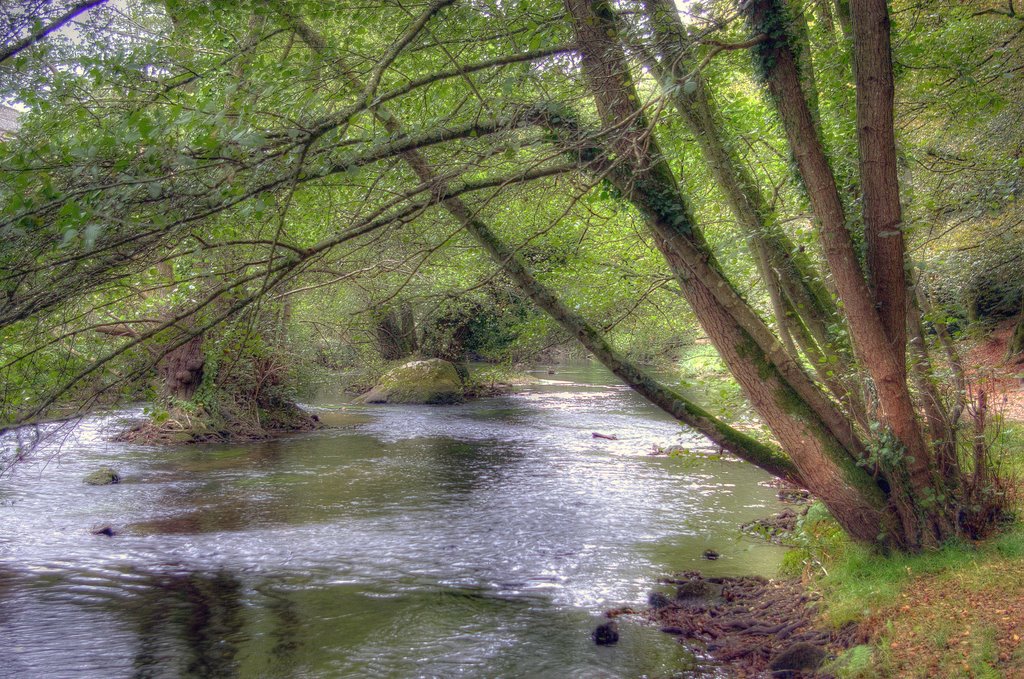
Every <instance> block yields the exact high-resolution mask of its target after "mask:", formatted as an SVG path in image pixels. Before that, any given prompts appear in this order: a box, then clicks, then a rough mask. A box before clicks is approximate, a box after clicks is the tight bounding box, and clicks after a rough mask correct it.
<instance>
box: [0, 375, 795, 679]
mask: <svg viewBox="0 0 1024 679" xmlns="http://www.w3.org/2000/svg"><path fill="white" fill-rule="evenodd" d="M538 377H541V378H543V379H541V380H540V381H539V382H538V383H537V384H536V385H533V386H531V387H529V388H528V389H527V390H526V391H524V392H522V393H519V394H515V395H512V396H506V397H499V398H489V399H481V400H478V401H475V402H472V403H467V404H464V405H459V406H440V407H431V406H376V407H371V406H362V407H355V406H346V407H344V408H343V409H342V411H341V412H334V411H335V409H334V408H332V407H331V406H333V405H342V399H341V398H340V397H339V396H338V395H337V394H332V393H330V391H329V390H328V391H326V392H324V393H321V394H319V395H318V397H317V398H316V399H314V400H313V403H314V407H317V408H320V409H322V412H323V416H324V419H325V420H327V421H330V422H333V423H334V424H336V425H339V427H338V428H334V429H325V430H320V431H316V432H310V433H305V434H300V435H293V436H287V437H284V438H280V439H277V440H273V441H266V442H259V443H246V444H232V445H219V444H217V445H204V446H182V447H178V448H152V447H143V446H134V445H128V444H115V443H110V442H108V441H107V440H106V438H107V436H108V435H109V432H110V431H111V429H112V428H114V427H116V426H119V425H122V424H123V421H124V419H125V418H130V417H132V416H135V417H137V416H138V415H139V412H140V411H138V410H134V411H123V412H119V413H113V414H108V415H104V416H93V417H89V418H87V419H85V420H84V421H83V422H81V423H80V424H79V425H78V426H77V427H76V428H75V430H74V431H73V432H72V433H71V434H70V435H68V436H66V437H64V438H62V440H61V444H62V445H60V446H59V449H58V448H57V447H56V444H53V443H51V444H50V445H49V447H44V448H42V449H41V450H40V451H38V452H37V453H36V457H35V458H34V462H32V463H26V464H24V465H23V466H21V467H19V468H17V470H16V472H15V473H14V475H13V477H5V478H4V479H3V480H2V481H0V676H2V677H48V678H50V677H102V678H113V677H179V676H194V677H221V676H223V677H234V676H237V677H396V678H397V677H401V678H405V677H480V678H483V677H501V678H505V677H510V678H513V677H551V678H553V679H558V678H563V677H567V678H568V677H581V678H583V677H586V678H591V677H598V678H600V677H643V676H646V677H652V678H662V677H672V676H678V675H679V673H680V672H683V671H685V670H687V668H692V667H694V663H695V662H696V661H695V660H694V658H693V657H692V656H691V655H690V654H689V653H688V652H687V651H686V650H685V648H684V647H682V646H681V645H679V644H677V643H676V642H675V640H674V639H673V638H672V637H669V636H668V635H664V634H662V633H660V632H658V631H657V630H654V629H650V628H646V627H643V626H640V625H637V624H635V623H630V622H629V621H627V620H623V621H620V631H621V641H620V642H619V643H618V644H617V645H615V646H609V647H598V646H595V645H594V643H593V641H592V640H591V637H590V633H591V630H592V629H593V628H594V626H595V625H597V624H598V623H599V622H600V621H601V620H600V617H599V616H600V613H601V611H602V610H605V609H607V608H610V607H616V606H624V605H641V604H643V602H644V601H645V600H646V597H647V593H648V592H649V591H651V590H652V589H653V588H655V587H656V581H657V579H658V578H659V577H663V576H665V575H668V574H671V573H673V572H676V571H680V570H689V569H700V570H702V571H703V572H705V573H712V574H721V575H730V574H763V575H772V574H773V573H774V572H775V570H776V568H777V567H778V564H779V561H780V559H781V557H782V550H781V549H780V548H778V547H774V546H772V545H768V544H764V543H761V542H759V541H756V540H752V539H749V538H745V537H743V536H741V535H740V534H739V532H738V530H737V526H738V525H739V524H740V523H742V522H744V521H748V520H750V519H753V518H756V517H760V516H765V515H768V514H770V513H774V512H776V511H778V510H779V508H780V505H779V503H778V501H777V500H776V499H775V491H774V490H773V489H771V488H769V487H766V486H765V485H764V484H763V482H765V481H766V480H767V478H768V477H767V475H765V474H764V473H763V472H761V471H760V470H758V469H756V468H754V467H752V466H751V465H748V464H744V463H741V462H738V461H735V460H729V459H722V458H718V457H714V456H706V455H695V456H684V457H664V456H660V457H659V456H653V455H650V452H651V450H652V446H653V445H660V446H669V445H684V446H687V447H690V448H694V449H702V450H706V445H705V444H704V443H702V442H701V439H699V438H698V437H695V436H693V435H692V434H689V433H687V432H686V431H685V430H684V429H682V428H680V426H679V425H678V424H676V423H675V422H674V421H673V420H672V419H671V418H669V417H668V416H666V415H664V414H662V413H661V412H660V411H658V410H655V409H654V408H652V407H651V406H649V405H648V404H647V403H646V402H645V401H643V399H641V398H640V397H639V396H637V395H636V394H634V393H633V392H632V391H630V390H629V389H627V388H625V387H623V386H622V385H621V384H619V383H617V382H616V381H615V379H614V378H613V377H612V376H610V375H609V374H607V373H605V372H604V371H603V369H600V368H599V367H596V366H593V365H589V364H581V365H573V366H568V367H564V368H562V369H560V370H559V371H558V373H557V374H555V375H547V374H539V375H538ZM335 402H336V403H335ZM595 431H597V432H602V433H607V434H614V435H615V436H617V437H618V438H617V440H605V439H596V438H593V437H592V436H591V433H592V432H595ZM101 465H110V466H113V467H115V468H116V469H117V470H118V471H119V472H120V473H121V475H122V479H123V482H122V483H120V484H118V485H115V486H97V487H93V486H86V485H84V484H83V483H82V477H83V476H84V475H85V474H87V473H88V472H89V471H92V470H94V469H96V468H97V467H98V466H101ZM104 526H110V527H112V528H113V530H114V531H115V532H116V535H114V536H113V537H108V536H105V535H97V534H94V533H93V531H95V530H97V529H99V528H102V527H104ZM706 549H714V550H715V551H717V552H719V553H721V555H722V556H721V558H720V559H718V560H716V561H708V560H704V559H702V558H701V554H702V553H703V552H704V551H705V550H706ZM688 676H689V675H688Z"/></svg>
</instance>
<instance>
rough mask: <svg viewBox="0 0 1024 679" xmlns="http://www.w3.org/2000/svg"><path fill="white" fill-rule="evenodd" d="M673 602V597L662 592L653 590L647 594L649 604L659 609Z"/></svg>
mask: <svg viewBox="0 0 1024 679" xmlns="http://www.w3.org/2000/svg"><path fill="white" fill-rule="evenodd" d="M671 604H672V601H671V599H669V598H668V597H667V596H665V595H664V594H662V593H661V592H651V593H650V594H648V595H647V605H648V606H650V607H651V608H653V609H655V610H657V609H659V608H665V607H666V606H670V605H671Z"/></svg>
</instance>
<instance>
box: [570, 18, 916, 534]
mask: <svg viewBox="0 0 1024 679" xmlns="http://www.w3.org/2000/svg"><path fill="white" fill-rule="evenodd" d="M566 5H567V7H568V9H569V12H570V14H571V15H572V18H573V24H574V28H575V31H576V36H577V44H578V46H579V48H580V51H581V54H582V65H583V71H584V74H585V76H586V78H587V81H588V85H589V89H590V91H591V93H592V95H593V96H594V98H595V102H596V104H597V109H598V114H599V116H600V117H601V120H602V123H603V124H604V126H605V128H606V129H615V130H616V134H615V136H614V138H613V139H612V140H611V142H610V143H611V146H612V150H613V151H614V153H615V157H616V161H615V162H616V163H617V164H618V166H617V167H616V168H615V169H614V170H613V171H612V173H611V174H610V175H609V177H610V178H611V180H612V182H613V183H615V184H616V187H617V188H618V189H619V190H620V191H621V192H622V193H623V195H624V196H625V197H626V198H627V199H629V200H630V201H631V202H633V203H634V204H635V205H636V206H637V207H638V208H639V209H640V210H641V212H643V213H644V215H645V216H646V217H647V220H648V224H649V226H650V227H651V230H652V232H653V233H654V236H655V243H656V244H657V245H658V247H659V249H660V250H661V252H662V254H663V255H664V256H665V258H666V261H667V262H668V263H669V266H670V268H671V269H672V271H673V273H674V274H675V275H676V278H677V280H678V281H679V284H680V287H681V289H682V290H683V293H684V295H685V296H686V298H687V300H688V301H689V303H690V305H691V307H692V308H693V310H694V313H695V314H696V315H697V318H698V320H699V321H700V323H701V326H702V327H703V328H704V330H705V332H707V334H708V336H709V338H710V339H711V341H712V343H713V344H714V345H715V348H716V349H717V350H718V352H719V354H720V355H721V356H722V358H723V360H725V362H726V365H728V366H729V369H730V371H731V372H732V374H733V376H734V377H735V378H736V380H737V381H738V382H739V383H740V385H741V386H742V387H743V389H744V392H745V393H746V395H747V397H748V398H749V399H750V401H751V402H752V404H753V405H754V407H755V409H756V410H757V412H758V413H759V414H760V415H761V417H762V418H763V419H764V420H765V422H766V424H767V425H768V426H769V428H770V429H771V430H772V432H773V433H774V434H775V436H776V437H777V438H778V439H779V441H780V442H781V443H782V445H783V448H784V449H785V450H786V451H787V453H789V456H790V458H791V459H792V460H793V462H794V463H795V464H796V466H797V469H798V470H799V472H800V475H801V477H802V478H803V479H804V481H805V483H806V484H807V487H808V488H809V489H810V490H811V491H812V492H814V493H816V494H818V495H819V496H820V497H822V498H823V500H824V502H825V503H826V504H827V505H828V506H829V507H830V509H831V510H832V512H833V514H834V515H835V516H836V518H837V519H838V520H839V521H840V523H841V524H842V525H843V527H844V528H845V529H846V530H847V531H848V532H849V533H850V534H851V535H852V536H853V537H855V538H856V539H860V540H864V541H868V542H872V541H875V540H876V539H877V538H878V535H879V531H880V526H881V524H882V523H883V520H884V514H883V511H882V508H883V506H884V498H883V495H882V493H881V491H880V489H879V488H878V487H877V486H876V485H875V484H874V482H873V480H872V479H871V478H870V476H868V475H867V474H866V473H865V472H864V471H863V470H862V469H860V468H859V467H857V466H856V463H855V461H854V457H855V455H856V454H857V452H856V451H858V449H859V442H858V441H857V440H856V437H855V436H854V435H853V432H852V428H851V427H850V425H849V422H847V421H845V420H843V419H842V418H841V416H840V417H839V418H838V419H839V420H842V421H837V418H836V417H835V415H838V413H837V412H836V411H835V410H834V408H832V407H831V404H829V403H827V402H826V401H825V399H824V398H823V397H822V395H821V394H820V392H818V391H817V389H816V387H815V386H814V385H813V383H812V382H811V381H810V379H809V378H807V376H806V374H804V373H803V371H802V369H800V368H799V366H796V365H795V364H794V363H793V362H792V359H791V357H789V356H787V355H785V352H784V351H780V350H781V346H780V345H779V343H778V340H777V339H775V338H774V337H773V336H771V333H770V331H768V330H767V328H766V327H764V325H763V323H762V322H761V321H760V319H758V318H757V317H756V315H755V314H753V312H752V311H751V309H750V307H749V306H747V304H746V303H745V302H744V301H743V300H742V299H741V298H740V297H739V296H738V295H737V294H736V292H735V290H733V289H732V287H731V286H730V285H729V283H728V281H727V280H726V279H725V278H724V277H723V276H722V275H721V273H720V272H719V271H718V269H717V265H716V263H715V260H714V256H713V255H712V254H711V252H710V250H709V249H708V248H707V245H706V243H705V242H704V240H703V235H702V234H701V232H700V230H699V229H698V228H697V226H696V225H695V224H694V222H693V219H692V216H691V215H690V212H689V206H688V205H687V204H686V202H685V201H684V200H683V198H682V196H681V195H680V194H679V190H678V187H677V186H676V184H675V178H674V177H673V176H672V174H671V170H670V168H669V167H668V164H667V163H666V162H665V160H664V158H663V157H662V155H661V153H660V151H659V150H658V148H657V144H656V142H655V140H654V139H653V137H652V136H651V135H650V132H649V130H647V129H646V124H645V121H644V118H643V115H642V111H641V110H640V108H639V106H638V103H637V102H638V101H639V98H638V97H637V94H636V90H635V88H634V86H633V83H632V77H631V75H630V72H629V68H628V65H627V63H626V61H625V56H624V54H623V53H622V49H621V45H620V44H619V42H618V38H617V32H616V27H615V23H614V16H613V14H612V13H611V10H610V8H609V6H608V5H607V4H606V3H605V2H604V1H603V0H597V1H596V2H594V1H592V0H567V2H566ZM794 368H795V370H794ZM808 387H809V388H808ZM896 537H898V536H896Z"/></svg>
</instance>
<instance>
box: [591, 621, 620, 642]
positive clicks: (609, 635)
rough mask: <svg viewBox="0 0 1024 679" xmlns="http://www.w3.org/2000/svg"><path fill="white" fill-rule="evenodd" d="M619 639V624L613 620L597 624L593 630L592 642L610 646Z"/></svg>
mask: <svg viewBox="0 0 1024 679" xmlns="http://www.w3.org/2000/svg"><path fill="white" fill-rule="evenodd" d="M618 641H619V626H618V625H617V624H616V623H615V621H614V620H613V621H612V622H606V623H605V624H603V625H598V626H597V628H596V629H595V630H594V643H595V644H597V645H598V646H611V645H612V644H615V643H618Z"/></svg>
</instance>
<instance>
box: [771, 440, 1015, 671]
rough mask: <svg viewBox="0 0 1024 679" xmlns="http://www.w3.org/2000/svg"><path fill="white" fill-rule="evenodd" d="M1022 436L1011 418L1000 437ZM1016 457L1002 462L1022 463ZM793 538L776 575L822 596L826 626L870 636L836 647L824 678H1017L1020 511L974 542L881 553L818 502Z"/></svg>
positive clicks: (799, 524)
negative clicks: (858, 540) (847, 531)
mask: <svg viewBox="0 0 1024 679" xmlns="http://www.w3.org/2000/svg"><path fill="white" fill-rule="evenodd" d="M1021 432H1024V427H1021V426H1020V425H1017V424H1014V425H1013V426H1012V427H1008V428H1004V430H1003V433H1002V434H1001V435H1005V436H1007V437H1009V438H1008V440H1012V439H1015V437H1018V436H1020V435H1021ZM1016 450H1024V447H1019V448H1016ZM1015 457H1016V459H1015V460H1013V461H1012V462H1008V464H1010V465H1011V466H1012V465H1019V464H1020V460H1019V457H1020V456H1019V455H1018V456H1015ZM790 544H792V545H794V548H793V549H792V550H791V552H790V553H789V554H788V555H787V557H786V559H785V562H784V564H783V572H784V574H787V575H800V576H801V577H803V579H804V580H805V581H806V582H808V586H809V588H811V589H813V590H816V591H818V592H819V593H820V594H821V596H822V604H823V606H822V612H823V622H824V623H825V624H826V625H828V626H831V627H833V628H835V629H837V630H838V629H843V628H850V626H853V627H855V628H856V629H859V630H860V633H861V635H863V636H867V637H870V642H869V643H867V644H862V645H858V646H854V647H853V648H850V649H848V650H846V651H844V652H842V653H841V654H840V655H839V657H838V658H836V659H835V660H834V661H833V662H832V663H831V664H830V665H829V667H828V668H827V671H828V673H829V674H830V675H833V676H836V677H839V678H840V679H843V678H846V679H850V678H868V677H889V676H909V677H934V676H971V677H1003V676H1024V642H1022V641H1021V639H1022V637H1024V619H1022V614H1024V521H1022V520H1021V516H1020V515H1018V516H1016V517H1015V518H1014V520H1012V521H1010V522H1007V523H1006V524H1004V525H1003V526H1001V528H1000V530H999V531H998V532H997V533H996V534H994V535H992V536H991V537H989V538H988V539H986V540H983V541H980V542H970V541H952V542H950V543H948V544H946V545H945V546H943V547H942V548H941V549H938V550H930V551H925V552H922V553H919V554H899V553H892V554H879V553H878V552H876V551H873V550H871V549H869V548H866V547H863V546H860V545H857V544H854V543H852V542H851V541H850V540H849V539H848V538H847V537H846V536H845V535H844V533H843V532H842V530H841V529H840V528H839V526H838V524H837V523H836V522H835V520H834V519H833V518H832V517H831V515H830V514H829V513H828V511H827V510H826V509H825V508H824V506H823V505H821V504H820V503H815V504H814V505H812V506H811V507H810V509H809V510H808V512H807V514H806V515H805V516H804V517H802V518H801V519H800V521H799V522H798V525H797V529H796V530H795V531H794V534H793V535H792V536H791V538H790ZM1018 620H1020V622H1021V627H1017V621H1018ZM1017 672H1021V673H1022V674H1017Z"/></svg>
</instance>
